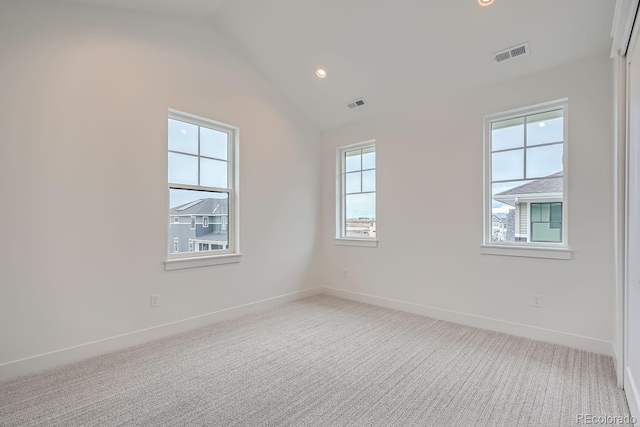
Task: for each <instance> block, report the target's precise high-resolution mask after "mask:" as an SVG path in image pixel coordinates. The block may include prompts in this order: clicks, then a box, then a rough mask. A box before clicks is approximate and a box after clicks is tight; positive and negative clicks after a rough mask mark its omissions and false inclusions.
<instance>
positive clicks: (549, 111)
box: [484, 100, 567, 247]
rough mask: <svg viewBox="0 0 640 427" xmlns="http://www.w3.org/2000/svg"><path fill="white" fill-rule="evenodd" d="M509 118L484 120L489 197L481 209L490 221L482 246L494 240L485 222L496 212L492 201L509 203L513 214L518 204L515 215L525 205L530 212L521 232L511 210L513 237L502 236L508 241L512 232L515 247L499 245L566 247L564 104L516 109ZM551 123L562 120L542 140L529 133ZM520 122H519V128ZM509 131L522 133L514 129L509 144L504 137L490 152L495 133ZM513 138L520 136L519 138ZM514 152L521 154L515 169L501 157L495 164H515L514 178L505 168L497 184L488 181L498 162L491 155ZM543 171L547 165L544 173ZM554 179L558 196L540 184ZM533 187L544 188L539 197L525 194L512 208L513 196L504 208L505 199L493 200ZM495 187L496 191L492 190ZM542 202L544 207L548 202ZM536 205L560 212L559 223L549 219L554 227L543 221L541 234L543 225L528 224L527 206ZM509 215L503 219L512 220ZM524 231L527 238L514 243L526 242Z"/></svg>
mask: <svg viewBox="0 0 640 427" xmlns="http://www.w3.org/2000/svg"><path fill="white" fill-rule="evenodd" d="M513 113H515V114H513ZM513 113H512V114H509V113H504V114H495V115H492V116H488V117H487V118H486V122H485V123H486V127H485V129H486V133H485V138H486V139H485V140H486V141H488V143H489V149H488V150H487V151H485V153H486V158H485V165H487V166H488V167H487V168H486V169H485V170H486V171H487V172H486V174H485V176H486V178H485V179H486V181H485V183H486V184H485V185H486V186H488V191H487V192H486V193H485V194H488V197H487V199H485V200H486V201H485V206H486V216H485V218H489V219H488V220H486V221H485V225H484V227H485V232H484V236H485V239H484V241H485V243H486V244H490V243H494V242H496V238H495V236H494V234H495V233H493V230H492V224H491V219H490V218H492V216H493V215H494V212H495V210H494V208H495V206H494V201H495V202H500V203H508V204H510V205H511V206H515V207H516V208H517V204H518V203H520V209H524V206H525V205H528V206H529V212H527V214H528V216H529V221H528V224H527V225H526V226H523V225H522V224H523V223H522V222H521V221H520V222H518V220H519V219H520V216H521V215H520V214H518V209H516V210H515V213H516V217H515V220H514V222H515V224H513V230H514V231H507V232H506V233H505V234H506V235H507V236H509V233H514V232H515V235H516V238H515V242H514V241H513V240H509V238H508V237H507V241H504V240H503V239H504V237H503V238H500V237H498V243H516V244H517V243H522V242H523V241H524V242H526V243H533V244H534V245H538V246H557V245H558V244H559V245H561V246H562V247H566V246H567V243H566V241H567V236H566V233H567V232H566V223H565V222H566V209H565V206H564V204H565V203H564V201H565V198H566V188H567V184H566V179H565V175H566V173H567V172H566V159H565V156H566V153H567V150H566V139H567V124H566V120H567V116H566V115H567V101H566V100H560V101H554V102H550V103H546V104H541V105H538V106H533V107H530V108H523V109H520V110H519V111H518V112H515V111H514V112H513ZM536 116H537V117H536ZM555 119H561V122H560V123H561V124H559V125H558V124H557V122H556V124H552V126H554V128H551V129H553V131H550V133H549V134H547V135H544V134H541V133H538V131H537V130H536V129H537V127H535V128H534V127H533V126H534V125H535V124H536V123H540V126H541V127H545V122H547V123H546V125H549V124H550V123H549V121H551V120H555ZM519 120H521V121H520V122H518V121H519ZM510 121H514V122H515V123H513V124H508V123H507V122H510ZM499 123H503V126H502V127H496V124H499ZM556 126H557V127H556ZM508 127H513V128H516V127H518V128H520V127H521V129H518V130H517V131H515V129H514V131H515V132H516V133H515V137H514V139H513V140H510V139H511V137H510V136H507V135H504V134H503V135H502V136H501V142H500V144H499V145H502V147H500V148H499V149H496V150H494V149H493V147H494V131H496V130H499V129H505V128H508ZM534 130H536V133H535V134H533V133H532V132H534ZM517 132H521V133H520V136H519V137H518V133H517ZM530 132H531V133H530ZM554 132H557V134H555V135H554ZM505 136H506V138H507V139H506V140H505V139H503V138H505ZM531 138H534V139H533V140H532V139H531ZM505 141H508V142H507V144H506V148H504V146H505ZM514 143H515V144H518V146H515V147H514V146H512V145H513V144H514ZM545 147H559V148H558V149H555V152H554V151H553V150H544V148H545ZM537 149H541V151H533V150H537ZM518 151H521V152H522V154H521V155H520V156H518V157H520V158H519V159H513V160H516V161H517V163H509V162H510V161H513V160H510V159H509V158H508V157H503V158H501V159H500V161H501V164H502V165H509V164H511V165H512V166H513V165H514V164H519V165H520V166H519V168H520V171H519V173H518V169H517V168H516V167H509V166H507V167H506V168H502V169H498V170H499V171H500V174H501V175H503V176H502V177H498V179H496V180H494V179H493V178H494V172H495V171H496V169H494V166H493V162H494V161H498V159H496V158H495V157H494V154H498V153H508V152H518ZM534 154H535V157H531V156H533V155H534ZM556 156H561V158H558V157H556ZM512 157H513V156H512ZM545 158H547V159H549V160H547V159H545ZM556 162H559V164H558V166H559V167H558V168H555V167H554V166H555V164H556ZM544 165H547V166H546V168H545V166H544ZM545 169H546V170H553V169H555V170H557V172H547V171H546V170H545ZM520 174H521V175H520ZM509 175H511V176H509ZM541 175H542V176H541ZM514 176H515V177H514ZM558 178H560V179H562V181H560V182H561V184H560V187H561V189H559V190H556V189H555V188H554V184H553V183H550V184H542V182H544V181H545V180H552V179H558ZM537 181H540V182H541V184H540V188H544V189H545V190H542V189H541V190H539V191H538V192H534V191H530V192H531V193H535V196H531V195H529V194H525V196H523V197H520V198H519V197H518V196H516V197H515V203H516V205H514V204H513V196H511V197H512V199H511V202H508V201H507V200H506V197H507V196H506V195H501V200H498V199H495V200H494V196H495V195H498V194H500V193H503V192H505V191H509V190H510V189H515V188H518V187H520V186H526V185H528V184H530V183H533V182H537ZM510 183H513V187H511V188H509V184H510ZM505 184H506V186H505ZM496 185H498V186H497V187H496ZM546 188H550V190H546ZM527 190H530V189H527ZM523 191H524V189H523ZM507 194H508V193H507ZM511 194H517V193H515V192H512V193H511ZM527 198H529V200H531V201H530V202H529V201H528V200H527ZM536 199H537V200H536ZM547 200H549V201H548V202H547ZM538 202H540V203H548V204H549V205H551V204H553V205H555V206H556V207H557V209H558V211H557V212H559V214H558V215H560V219H559V220H558V219H557V218H556V219H554V221H548V222H546V224H548V226H547V227H546V228H544V229H543V228H541V227H540V224H545V222H538V221H533V220H532V219H531V211H530V209H531V208H530V207H531V206H533V205H534V204H536V203H537V204H540V203H538ZM500 206H502V207H504V206H505V205H504V204H502V205H500ZM502 212H503V215H504V212H505V211H502ZM511 212H513V210H511ZM511 212H510V213H509V214H508V215H512V213H511ZM533 224H536V226H534V225H533ZM524 229H526V231H527V234H526V238H524V240H523V237H518V236H525V235H524V234H522V233H523V232H524ZM534 229H535V233H534ZM549 230H553V233H552V232H549ZM536 233H537V235H536ZM541 236H543V237H541ZM550 236H551V237H550ZM558 236H559V237H558Z"/></svg>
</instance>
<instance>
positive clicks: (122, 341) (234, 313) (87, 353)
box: [0, 288, 321, 381]
mask: <svg viewBox="0 0 640 427" xmlns="http://www.w3.org/2000/svg"><path fill="white" fill-rule="evenodd" d="M319 293H321V289H320V288H311V289H305V290H302V291H297V292H292V293H289V294H285V295H280V296H277V297H273V298H268V299H264V300H261V301H255V302H252V303H248V304H244V305H239V306H237V307H230V308H227V309H224V310H219V311H214V312H211V313H206V314H202V315H200V316H195V317H191V318H188V319H183V320H178V321H176V322H171V323H166V324H163V325H158V326H154V327H151V328H147V329H142V330H138V331H134V332H129V333H126V334H122V335H117V336H114V337H109V338H104V339H101V340H97V341H92V342H88V343H84V344H80V345H76V346H73V347H68V348H63V349H59V350H55V351H51V352H49V353H44V354H39V355H36V356H31V357H27V358H24V359H20V360H14V361H11V362H7V363H3V364H0V381H6V380H9V379H12V378H15V377H18V376H21V375H26V374H30V373H33V372H37V371H41V370H44V369H49V368H53V367H56V366H61V365H65V364H67V363H71V362H75V361H78V360H82V359H86V358H89V357H93V356H98V355H101V354H105V353H109V352H112V351H116V350H121V349H123V348H127V347H131V346H134V345H138V344H143V343H145V342H148V341H152V340H155V339H159V338H165V337H168V336H171V335H174V334H177V333H180V332H185V331H188V330H191V329H195V328H198V327H200V326H205V325H209V324H212V323H215V322H220V321H223V320H229V319H234V318H237V317H242V316H246V315H249V314H254V313H259V312H261V311H264V310H268V309H270V308H273V307H277V306H279V305H282V304H285V303H287V302H291V301H295V300H298V299H301V298H306V297H310V296H313V295H317V294H319Z"/></svg>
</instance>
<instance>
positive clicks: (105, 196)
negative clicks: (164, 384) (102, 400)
mask: <svg viewBox="0 0 640 427" xmlns="http://www.w3.org/2000/svg"><path fill="white" fill-rule="evenodd" d="M211 27H212V25H211V23H209V22H205V21H204V20H202V21H201V20H196V19H187V18H177V17H163V16H155V15H148V14H138V13H131V12H120V11H116V10H109V9H100V8H95V9H94V8H83V7H76V6H67V5H57V4H55V3H51V2H48V3H39V2H33V1H29V2H24V1H0V138H2V140H1V142H0V182H1V183H2V185H1V186H0V201H1V204H2V208H1V209H0V223H2V229H3V233H2V242H3V244H2V245H0V247H1V249H0V254H1V257H0V281H1V285H0V365H2V364H5V367H7V369H11V365H10V364H9V365H6V364H8V363H9V362H12V361H16V360H18V359H23V358H28V357H32V356H35V355H39V354H42V353H46V352H51V351H56V350H59V349H63V348H66V347H70V346H77V345H81V344H84V343H88V342H91V341H94V340H101V339H105V338H108V337H112V336H115V335H119V334H127V333H130V332H132V331H137V330H140V329H144V328H151V327H154V326H158V325H162V324H165V323H168V322H175V321H179V320H182V319H186V318H189V317H193V316H199V315H202V314H205V313H210V312H214V311H217V310H222V309H226V308H229V307H234V306H237V305H241V304H247V303H250V302H254V301H258V300H262V299H266V298H271V297H275V296H279V295H283V294H287V293H291V292H296V291H299V290H301V289H306V288H311V287H312V286H315V283H314V282H315V281H316V280H315V278H314V271H316V270H317V266H315V265H314V264H313V262H314V261H313V260H314V247H315V246H316V235H317V230H318V229H319V228H320V227H319V185H320V181H319V179H320V172H319V165H318V162H317V158H318V155H319V151H318V144H317V143H318V133H317V131H316V129H315V128H314V126H313V125H312V124H311V122H310V121H309V120H308V119H307V118H305V117H304V116H302V115H301V114H300V113H298V111H297V110H296V109H295V108H293V107H292V104H290V103H289V102H288V101H287V100H286V99H283V97H282V96H281V95H279V94H278V92H277V91H275V90H274V89H273V88H272V86H271V84H270V83H269V82H268V81H267V80H266V79H265V78H263V77H262V76H261V74H259V73H258V72H257V71H256V70H255V68H254V67H253V65H252V64H251V63H250V62H249V61H248V60H246V59H245V58H244V57H242V56H240V55H239V54H238V52H237V50H236V49H235V48H234V47H233V46H231V45H230V43H229V42H227V41H226V40H225V39H224V38H223V37H222V36H221V35H220V34H219V33H218V32H216V31H215V30H213V29H212V28H211ZM168 108H175V109H178V110H181V111H185V112H189V113H192V114H196V115H200V116H204V117H207V118H211V119H214V120H217V121H221V122H224V123H229V124H231V125H234V126H238V127H239V128H240V154H241V173H240V183H241V185H240V188H241V190H240V191H241V195H240V209H241V211H240V212H241V234H240V238H241V241H240V244H241V251H242V253H243V259H242V262H241V263H239V264H233V265H223V266H215V267H205V268H196V269H189V270H180V271H165V270H164V264H163V261H164V259H165V254H166V244H167V243H166V242H167V237H166V218H165V217H166V212H167V190H166V162H167V155H166V147H167V125H166V123H167V122H166V120H167V109H168ZM292 207H295V209H292ZM154 293H159V294H160V300H161V307H159V308H154V309H151V308H150V307H149V297H150V295H151V294H154Z"/></svg>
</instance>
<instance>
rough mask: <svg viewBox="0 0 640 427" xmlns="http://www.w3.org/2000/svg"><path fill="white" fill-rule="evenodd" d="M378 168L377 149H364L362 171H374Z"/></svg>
mask: <svg viewBox="0 0 640 427" xmlns="http://www.w3.org/2000/svg"><path fill="white" fill-rule="evenodd" d="M375 167H376V149H375V147H369V148H364V149H363V150H362V169H373V168H375Z"/></svg>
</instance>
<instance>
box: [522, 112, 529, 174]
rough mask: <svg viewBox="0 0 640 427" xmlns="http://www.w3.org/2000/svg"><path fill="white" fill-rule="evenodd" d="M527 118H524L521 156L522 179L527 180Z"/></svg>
mask: <svg viewBox="0 0 640 427" xmlns="http://www.w3.org/2000/svg"><path fill="white" fill-rule="evenodd" d="M527 119H528V118H527V116H524V153H523V155H522V160H523V163H524V164H523V165H522V172H523V173H522V179H527V148H528V145H527V136H528V134H527V122H528V120H527Z"/></svg>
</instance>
